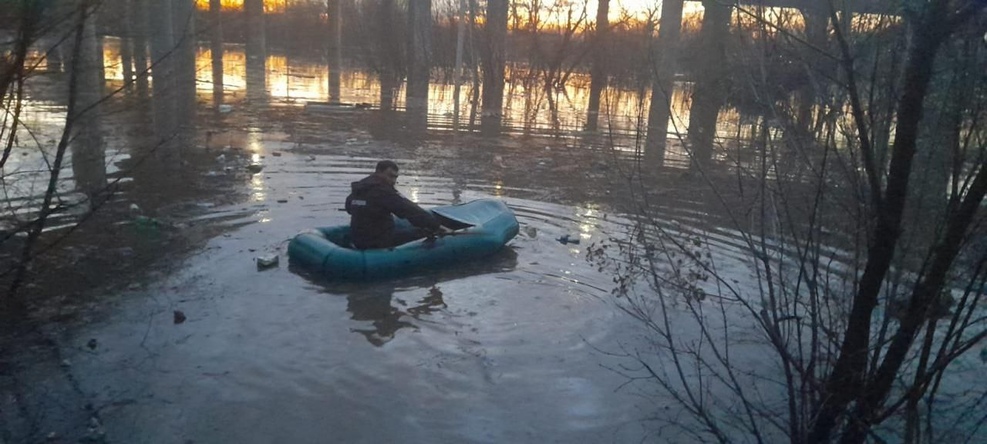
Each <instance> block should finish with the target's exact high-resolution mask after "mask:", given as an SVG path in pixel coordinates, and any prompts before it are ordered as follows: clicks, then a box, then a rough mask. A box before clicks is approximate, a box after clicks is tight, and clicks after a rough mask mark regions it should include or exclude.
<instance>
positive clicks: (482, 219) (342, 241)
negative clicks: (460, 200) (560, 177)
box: [288, 199, 518, 280]
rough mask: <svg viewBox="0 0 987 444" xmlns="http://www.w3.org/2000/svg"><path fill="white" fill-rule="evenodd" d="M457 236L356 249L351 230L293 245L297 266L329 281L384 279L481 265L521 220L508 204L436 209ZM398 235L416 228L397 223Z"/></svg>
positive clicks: (312, 234)
mask: <svg viewBox="0 0 987 444" xmlns="http://www.w3.org/2000/svg"><path fill="white" fill-rule="evenodd" d="M431 211H432V213H433V214H434V215H435V216H436V217H437V218H439V220H440V222H442V225H444V226H446V227H448V228H450V229H453V230H455V231H453V232H452V233H449V234H445V235H441V236H439V237H437V238H434V239H421V240H417V241H413V242H409V243H407V244H404V245H399V246H397V247H394V248H387V249H378V250H356V249H353V248H351V247H350V246H351V242H350V237H349V233H350V227H349V225H348V224H347V225H338V226H332V227H321V228H316V229H314V230H311V231H306V232H304V233H301V234H298V235H297V236H295V237H294V239H292V240H291V242H290V243H289V244H288V258H289V260H290V261H291V263H292V265H296V264H297V265H299V266H301V267H302V268H305V269H308V270H311V271H315V272H317V273H321V274H322V275H323V276H325V277H327V278H329V279H355V280H361V279H379V278H386V277H394V276H400V275H404V274H409V273H411V272H413V271H416V270H421V269H423V268H436V267H440V266H444V265H449V264H455V263H459V262H463V261H468V260H474V259H479V258H482V257H485V256H489V255H491V254H493V253H496V252H497V251H498V250H500V249H501V248H503V247H504V245H505V244H506V243H507V242H508V241H510V240H511V239H513V238H514V236H516V235H517V233H518V222H517V218H515V217H514V213H513V212H512V211H511V209H510V208H508V207H507V205H505V204H504V203H503V202H501V201H499V200H494V199H480V200H475V201H472V202H469V203H465V204H461V205H449V206H442V207H436V208H432V209H431ZM395 228H396V229H408V228H411V225H410V224H409V223H408V222H407V221H405V220H403V219H395Z"/></svg>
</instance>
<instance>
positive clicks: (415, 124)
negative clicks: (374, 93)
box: [405, 0, 432, 131]
mask: <svg viewBox="0 0 987 444" xmlns="http://www.w3.org/2000/svg"><path fill="white" fill-rule="evenodd" d="M408 34H409V35H408V86H407V89H406V94H405V108H406V110H407V114H408V127H409V128H411V129H413V130H419V131H423V130H425V128H426V126H427V125H428V83H429V72H430V70H431V67H432V62H431V58H432V37H431V36H432V0H418V1H412V2H408Z"/></svg>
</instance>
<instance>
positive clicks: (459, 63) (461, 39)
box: [452, 0, 466, 132]
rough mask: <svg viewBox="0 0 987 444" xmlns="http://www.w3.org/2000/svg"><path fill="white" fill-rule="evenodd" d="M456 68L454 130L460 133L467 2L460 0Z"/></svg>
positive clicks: (453, 96) (454, 70) (454, 80)
mask: <svg viewBox="0 0 987 444" xmlns="http://www.w3.org/2000/svg"><path fill="white" fill-rule="evenodd" d="M456 17H457V20H456V66H455V68H453V85H454V86H453V90H452V130H453V131H456V132H458V131H459V114H460V109H459V108H460V106H459V105H460V99H459V97H460V92H461V89H462V83H463V46H464V44H465V40H466V0H459V12H458V13H457V14H456Z"/></svg>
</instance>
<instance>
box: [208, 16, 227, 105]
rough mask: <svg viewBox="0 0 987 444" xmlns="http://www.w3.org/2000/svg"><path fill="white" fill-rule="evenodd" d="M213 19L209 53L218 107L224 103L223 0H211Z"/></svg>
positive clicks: (214, 102) (214, 98)
mask: <svg viewBox="0 0 987 444" xmlns="http://www.w3.org/2000/svg"><path fill="white" fill-rule="evenodd" d="M209 17H210V18H211V19H212V32H211V33H210V39H209V40H210V42H209V43H210V45H209V53H210V56H211V58H212V102H213V106H214V107H216V109H219V106H220V105H222V104H223V89H224V87H223V5H222V2H221V0H209Z"/></svg>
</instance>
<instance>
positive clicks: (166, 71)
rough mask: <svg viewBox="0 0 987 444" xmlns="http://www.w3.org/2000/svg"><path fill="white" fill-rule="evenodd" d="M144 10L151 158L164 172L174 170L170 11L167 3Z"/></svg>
mask: <svg viewBox="0 0 987 444" xmlns="http://www.w3.org/2000/svg"><path fill="white" fill-rule="evenodd" d="M147 4H148V6H149V8H148V9H145V10H144V11H145V13H146V14H148V15H147V23H148V24H149V25H150V28H149V31H150V32H149V35H150V37H151V63H152V65H153V67H154V68H153V69H152V70H151V79H152V81H153V85H154V90H153V92H152V93H153V94H152V97H153V105H152V108H153V115H154V134H155V136H156V142H155V145H156V146H157V149H156V150H155V154H156V155H157V157H158V158H159V160H160V161H161V165H162V166H163V167H165V168H176V167H177V161H176V156H175V153H173V152H172V151H173V150H172V148H173V147H174V144H173V143H171V139H172V136H173V135H174V133H175V121H176V120H175V119H176V113H177V110H176V108H175V100H176V97H175V96H176V91H175V80H176V79H175V68H174V65H175V63H174V60H175V59H174V57H173V56H172V52H173V51H174V49H175V39H174V27H173V26H172V8H171V5H170V4H169V2H161V1H149V2H147Z"/></svg>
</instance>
